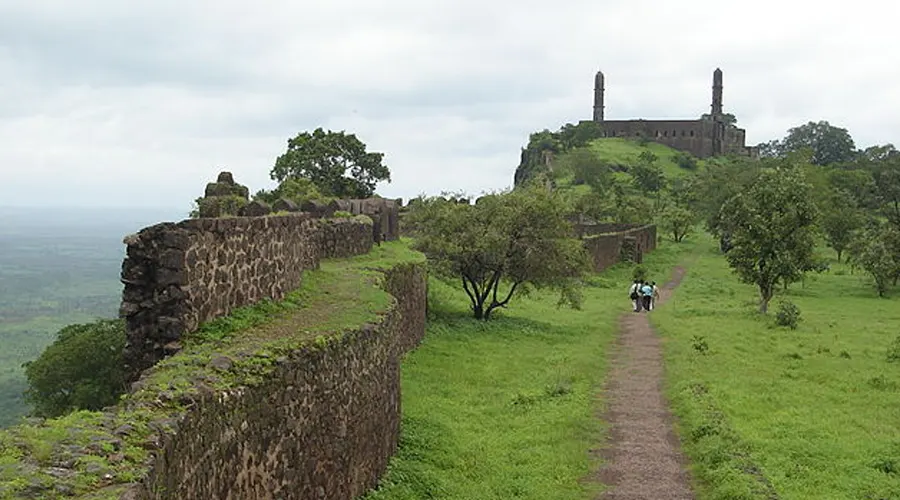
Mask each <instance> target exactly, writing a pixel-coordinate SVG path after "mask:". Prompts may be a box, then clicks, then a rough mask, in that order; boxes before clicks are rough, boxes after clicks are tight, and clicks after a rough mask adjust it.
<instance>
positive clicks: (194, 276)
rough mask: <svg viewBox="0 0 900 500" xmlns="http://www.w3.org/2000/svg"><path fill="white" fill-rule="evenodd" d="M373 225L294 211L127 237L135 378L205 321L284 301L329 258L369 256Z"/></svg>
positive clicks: (126, 307)
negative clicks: (266, 302)
mask: <svg viewBox="0 0 900 500" xmlns="http://www.w3.org/2000/svg"><path fill="white" fill-rule="evenodd" d="M371 227H372V223H371V221H368V220H361V219H352V220H343V221H326V220H320V219H315V218H313V217H312V216H311V215H309V214H306V213H289V214H285V215H278V216H263V217H229V218H203V219H192V220H185V221H182V222H178V223H163V224H157V225H155V226H151V227H148V228H145V229H143V230H141V231H140V232H138V233H137V234H135V235H131V236H129V237H127V238H126V239H125V243H126V244H127V249H126V255H127V256H126V258H125V261H124V263H123V264H122V282H123V283H124V285H125V288H124V291H123V294H122V306H121V309H120V315H121V316H122V317H124V318H125V322H126V332H127V339H128V344H127V347H126V351H125V362H126V364H127V367H128V368H127V370H128V373H129V374H130V378H131V379H136V378H137V376H138V375H139V374H140V372H141V371H143V370H145V369H147V368H149V367H150V366H153V364H155V363H156V362H157V361H159V360H160V359H162V358H164V357H165V356H168V355H171V354H173V353H175V352H177V351H178V350H180V348H181V343H180V340H181V337H182V336H183V335H184V334H185V333H188V332H191V331H194V330H196V329H197V328H198V327H199V326H200V325H201V324H202V323H204V322H207V321H210V320H212V319H215V318H218V317H221V316H225V315H227V314H229V313H231V312H232V311H234V310H235V309H237V308H239V307H242V306H246V305H250V304H254V303H256V302H259V301H261V300H263V299H271V300H280V299H283V298H284V296H285V294H287V293H288V292H290V291H292V290H295V289H296V288H298V287H299V286H300V283H301V280H302V276H303V272H304V271H306V270H309V269H316V268H318V266H319V261H320V260H321V259H322V258H328V257H338V256H339V257H347V256H351V255H360V254H364V253H368V252H369V250H371V248H372V244H373V241H374V240H373V237H372V230H371Z"/></svg>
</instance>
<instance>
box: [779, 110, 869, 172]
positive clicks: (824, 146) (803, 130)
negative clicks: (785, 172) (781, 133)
mask: <svg viewBox="0 0 900 500" xmlns="http://www.w3.org/2000/svg"><path fill="white" fill-rule="evenodd" d="M779 149H780V151H779V153H780V156H783V155H785V154H787V153H790V152H796V151H800V150H802V149H810V150H812V160H811V161H812V163H814V164H816V165H831V164H835V163H844V162H849V161H851V160H853V159H854V158H855V157H856V146H855V145H854V143H853V138H852V137H850V133H849V132H848V131H847V129H844V128H840V127H835V126H834V125H831V124H830V123H828V122H827V121H819V122H809V123H807V124H805V125H800V126H797V127H794V128H791V129H789V130H788V133H787V136H785V138H784V139H783V140H782V141H781V143H780V147H779Z"/></svg>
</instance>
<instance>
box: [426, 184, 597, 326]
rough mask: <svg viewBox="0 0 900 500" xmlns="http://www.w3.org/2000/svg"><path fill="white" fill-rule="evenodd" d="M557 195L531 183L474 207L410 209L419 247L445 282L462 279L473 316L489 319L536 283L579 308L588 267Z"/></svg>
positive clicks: (430, 202) (435, 204)
mask: <svg viewBox="0 0 900 500" xmlns="http://www.w3.org/2000/svg"><path fill="white" fill-rule="evenodd" d="M566 210H567V208H566V207H565V204H564V203H563V202H562V200H561V199H560V197H559V195H558V193H556V192H553V191H550V190H547V189H545V188H543V187H542V186H539V185H535V184H531V185H528V186H523V187H519V188H517V189H515V190H513V191H511V192H501V193H495V194H491V195H485V196H482V197H481V198H479V200H478V203H476V204H475V205H460V204H455V203H450V202H447V201H445V200H443V199H441V198H427V199H423V200H422V201H421V202H420V203H418V204H417V205H416V207H415V208H414V209H412V210H411V211H410V213H409V217H410V218H412V219H413V223H414V225H415V227H416V239H415V241H414V243H413V246H414V248H416V249H417V250H419V251H421V252H422V253H424V254H425V255H426V257H427V258H428V261H429V264H430V268H431V269H432V270H433V272H435V274H436V275H437V276H439V277H442V278H444V279H446V280H448V282H455V283H460V284H461V285H462V288H463V290H464V291H465V292H466V295H467V296H468V297H469V300H470V302H471V308H472V313H473V315H474V316H475V318H478V319H483V320H488V319H490V318H491V315H492V313H493V311H494V310H496V309H497V308H500V307H506V306H507V304H509V302H510V300H512V299H513V298H514V297H515V296H517V295H519V294H521V293H528V291H529V290H530V289H532V288H550V289H555V290H558V291H559V292H560V305H563V304H567V305H569V306H572V307H576V308H577V307H579V306H580V295H579V284H580V278H581V277H582V275H583V274H584V273H585V272H586V270H587V269H588V260H587V256H586V254H585V251H584V248H583V246H582V245H581V242H580V241H578V240H576V239H575V238H574V237H573V231H572V226H571V224H570V223H569V222H568V221H567V220H566Z"/></svg>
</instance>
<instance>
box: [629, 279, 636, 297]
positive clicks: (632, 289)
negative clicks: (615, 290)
mask: <svg viewBox="0 0 900 500" xmlns="http://www.w3.org/2000/svg"><path fill="white" fill-rule="evenodd" d="M637 291H638V285H637V283H635V284H633V285H631V295H629V297H631V300H637V299H638V293H637Z"/></svg>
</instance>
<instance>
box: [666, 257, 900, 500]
mask: <svg viewBox="0 0 900 500" xmlns="http://www.w3.org/2000/svg"><path fill="white" fill-rule="evenodd" d="M782 298H783V299H787V300H790V301H792V302H794V303H795V304H797V306H798V307H799V308H800V311H801V321H800V324H799V327H798V329H796V330H790V329H787V328H783V327H777V326H775V325H774V319H773V318H772V316H774V314H775V312H776V311H777V306H778V301H779V300H780V299H782ZM756 304H757V292H756V290H755V288H754V287H752V286H748V285H743V284H740V283H738V281H737V279H736V278H735V277H734V276H733V275H732V274H731V272H730V270H729V269H728V268H727V264H726V262H725V259H724V258H723V257H722V256H721V255H719V254H718V253H717V251H716V250H715V245H714V244H713V243H712V242H711V241H710V240H709V239H707V240H706V243H704V245H703V247H702V253H701V254H700V256H699V257H698V259H697V260H696V262H694V263H693V265H691V266H690V268H689V270H688V274H687V276H686V278H685V280H684V282H683V284H682V286H681V287H680V288H679V289H678V291H677V292H676V293H675V295H674V297H673V298H672V300H670V301H669V302H668V303H666V304H665V305H663V306H661V307H660V308H659V310H657V311H656V312H655V313H654V316H653V322H654V323H655V324H656V325H657V327H658V329H659V331H660V332H661V333H662V334H663V335H664V339H665V356H666V363H667V365H666V366H667V377H668V393H669V396H670V398H671V400H672V402H673V407H674V411H675V412H676V414H677V415H678V417H679V421H680V431H679V432H680V435H681V438H682V441H683V442H684V444H685V449H686V451H687V453H688V454H689V455H690V457H691V458H692V461H693V462H694V469H695V475H696V476H697V477H698V478H699V479H700V483H701V484H700V493H701V496H700V498H702V499H725V498H728V499H742V498H767V497H771V493H773V492H774V493H777V495H778V496H779V497H780V498H783V499H810V500H813V499H823V498H827V499H833V500H840V499H881V498H900V434H898V433H897V424H898V422H900V413H898V408H900V363H896V362H895V363H890V362H888V352H889V350H890V349H891V345H892V344H893V343H894V341H895V339H896V338H897V336H898V334H900V331H898V328H897V325H900V298H898V297H897V296H896V294H895V296H894V297H892V298H889V299H879V298H877V297H876V295H875V293H874V291H873V288H872V286H871V283H870V281H869V280H868V279H867V278H865V277H863V276H860V275H859V274H857V275H851V274H850V272H849V269H848V268H847V267H845V266H843V265H839V264H836V263H832V270H831V272H830V273H825V274H820V275H812V276H811V277H810V278H809V279H808V280H807V282H806V284H805V286H804V285H801V284H796V285H793V286H792V288H791V289H790V290H789V291H788V292H787V293H786V294H782V296H781V297H776V299H775V300H774V301H773V303H772V307H770V314H769V317H761V315H760V314H758V313H757V312H755V309H756ZM702 344H706V345H707V346H708V350H707V351H706V352H705V353H702V352H701V351H702Z"/></svg>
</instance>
